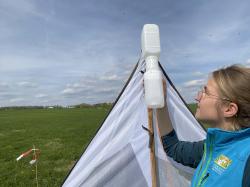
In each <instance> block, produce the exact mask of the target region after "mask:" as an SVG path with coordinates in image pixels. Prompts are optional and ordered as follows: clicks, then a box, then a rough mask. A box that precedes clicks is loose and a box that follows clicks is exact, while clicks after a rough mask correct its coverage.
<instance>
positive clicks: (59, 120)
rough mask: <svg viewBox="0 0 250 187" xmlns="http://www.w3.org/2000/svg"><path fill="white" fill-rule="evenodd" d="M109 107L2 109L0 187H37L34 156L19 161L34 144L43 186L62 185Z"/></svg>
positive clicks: (191, 107)
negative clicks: (20, 156) (33, 164)
mask: <svg viewBox="0 0 250 187" xmlns="http://www.w3.org/2000/svg"><path fill="white" fill-rule="evenodd" d="M189 107H190V109H191V110H192V111H193V112H194V111H195V109H196V105H195V104H191V105H189ZM109 108H110V106H96V107H86V108H84V107H83V108H75V109H60V108H59V109H8V110H0V186H25V187H26V186H36V183H35V167H34V166H31V165H30V164H29V161H30V160H31V157H29V158H24V159H22V160H20V161H19V162H17V161H16V158H17V157H18V156H19V155H20V154H21V153H23V152H24V151H27V150H28V149H30V148H32V146H33V144H34V145H35V146H36V147H37V148H39V149H40V150H41V154H40V158H39V162H38V180H39V186H60V185H61V184H62V182H63V180H64V178H65V177H66V175H67V174H68V172H69V171H70V169H71V168H72V166H73V165H74V163H75V162H76V161H77V160H78V159H79V158H80V156H81V153H82V152H83V150H84V149H85V147H86V146H87V145H88V143H89V141H90V140H91V138H93V136H94V134H95V132H96V130H97V129H98V127H99V126H100V125H101V122H102V121H103V119H104V118H105V116H106V115H107V113H108V111H109Z"/></svg>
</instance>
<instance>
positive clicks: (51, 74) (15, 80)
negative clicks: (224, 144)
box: [0, 0, 250, 106]
mask: <svg viewBox="0 0 250 187" xmlns="http://www.w3.org/2000/svg"><path fill="white" fill-rule="evenodd" d="M146 23H155V24H158V25H159V27H160V34H161V47H162V53H161V57H160V61H161V64H162V65H163V66H164V68H165V70H166V72H167V74H168V75H169V76H170V78H171V79H172V81H173V83H174V84H175V85H176V87H177V88H178V90H179V91H180V93H181V94H182V96H183V97H184V99H185V100H186V101H187V102H194V99H193V98H194V93H196V91H197V89H198V88H199V87H200V86H201V85H202V84H204V83H205V82H206V79H207V75H208V74H209V73H210V72H211V71H213V70H215V69H217V68H221V67H223V66H226V65H230V64H235V63H240V64H245V65H247V64H248V65H250V34H249V33H250V27H249V25H250V1H247V0H241V1H236V0H235V1H232V0H224V1H223V0H217V1H214V0H209V1H208V0H207V1H205V0H188V1H187V0H171V1H170V0H161V1H152V0H140V1H139V0H99V1H97V0H88V1H86V0H71V1H70V0H47V1H44V0H0V106H13V105H55V104H58V105H73V104H79V103H90V104H93V103H99V102H112V101H114V100H115V98H116V97H117V95H118V93H119V92H120V91H121V89H122V87H123V86H124V83H125V82H126V80H127V79H128V77H129V75H130V73H131V71H132V69H133V67H134V66H135V64H136V62H137V60H138V58H139V57H140V50H141V49H140V36H141V29H142V27H143V25H144V24H146Z"/></svg>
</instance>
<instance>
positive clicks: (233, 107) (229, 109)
mask: <svg viewBox="0 0 250 187" xmlns="http://www.w3.org/2000/svg"><path fill="white" fill-rule="evenodd" d="M237 112H238V106H237V104H236V103H232V102H231V103H229V104H228V105H225V106H224V107H223V114H224V117H233V116H235V115H236V114H237Z"/></svg>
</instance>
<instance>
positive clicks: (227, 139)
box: [206, 128, 250, 146]
mask: <svg viewBox="0 0 250 187" xmlns="http://www.w3.org/2000/svg"><path fill="white" fill-rule="evenodd" d="M245 138H250V128H245V129H241V130H239V131H226V130H222V129H219V128H208V129H207V140H206V142H207V144H211V143H212V144H215V145H218V146H223V145H226V144H228V143H230V144H231V143H233V142H236V141H238V140H241V139H245Z"/></svg>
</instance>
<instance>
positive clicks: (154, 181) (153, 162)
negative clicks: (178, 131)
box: [148, 108, 157, 187]
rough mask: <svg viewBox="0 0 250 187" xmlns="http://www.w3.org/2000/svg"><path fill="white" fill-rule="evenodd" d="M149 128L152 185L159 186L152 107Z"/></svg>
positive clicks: (149, 109) (149, 111)
mask: <svg viewBox="0 0 250 187" xmlns="http://www.w3.org/2000/svg"><path fill="white" fill-rule="evenodd" d="M148 130H149V134H150V140H149V145H150V160H151V176H152V187H157V177H156V159H155V144H154V127H153V110H152V109H151V108H148Z"/></svg>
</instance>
